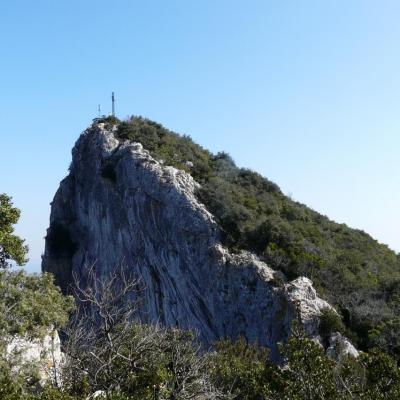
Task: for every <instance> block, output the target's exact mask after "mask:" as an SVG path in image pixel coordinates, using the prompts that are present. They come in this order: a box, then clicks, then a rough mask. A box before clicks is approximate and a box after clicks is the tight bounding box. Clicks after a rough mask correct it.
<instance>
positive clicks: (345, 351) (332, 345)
mask: <svg viewBox="0 0 400 400" xmlns="http://www.w3.org/2000/svg"><path fill="white" fill-rule="evenodd" d="M326 355H327V356H328V357H329V358H331V359H333V360H341V359H342V358H343V357H353V358H357V357H358V356H359V355H360V353H359V351H358V350H357V349H356V348H355V347H354V346H353V345H352V344H351V343H350V341H349V340H348V339H347V338H345V337H344V336H342V335H341V334H340V333H339V332H336V333H334V334H332V335H331V337H330V339H329V347H328V348H327V349H326Z"/></svg>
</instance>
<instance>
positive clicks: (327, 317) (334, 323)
mask: <svg viewBox="0 0 400 400" xmlns="http://www.w3.org/2000/svg"><path fill="white" fill-rule="evenodd" d="M343 331H344V326H343V322H342V320H341V318H340V316H339V315H338V314H337V313H336V312H335V311H334V310H332V309H330V308H324V309H323V310H322V313H321V316H320V318H319V334H320V335H321V337H322V339H324V340H328V339H329V337H330V336H331V334H332V333H334V332H339V333H343Z"/></svg>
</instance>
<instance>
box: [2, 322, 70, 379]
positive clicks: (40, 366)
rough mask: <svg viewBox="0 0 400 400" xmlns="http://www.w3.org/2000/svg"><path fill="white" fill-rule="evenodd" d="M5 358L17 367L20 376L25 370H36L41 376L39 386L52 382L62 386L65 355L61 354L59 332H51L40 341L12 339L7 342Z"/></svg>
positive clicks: (15, 369) (15, 370) (23, 338)
mask: <svg viewBox="0 0 400 400" xmlns="http://www.w3.org/2000/svg"><path fill="white" fill-rule="evenodd" d="M6 342H7V345H6V349H5V357H6V359H9V360H10V362H11V363H12V364H13V365H15V366H14V368H13V369H14V372H15V373H16V374H18V373H19V372H20V371H21V370H23V369H29V370H30V371H32V369H35V370H36V371H37V372H38V374H39V384H40V385H41V386H44V385H45V384H47V383H49V382H51V383H53V384H56V385H58V384H60V383H61V382H60V374H61V367H62V363H63V361H64V355H63V353H62V352H61V345H60V338H59V336H58V332H57V331H55V330H50V331H49V333H48V334H47V335H45V336H44V337H43V338H41V339H39V338H37V339H30V338H27V337H20V336H16V337H10V338H9V340H6Z"/></svg>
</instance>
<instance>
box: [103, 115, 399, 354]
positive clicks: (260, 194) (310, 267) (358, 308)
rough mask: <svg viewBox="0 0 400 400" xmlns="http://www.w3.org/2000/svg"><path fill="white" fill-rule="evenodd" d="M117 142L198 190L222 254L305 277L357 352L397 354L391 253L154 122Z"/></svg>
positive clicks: (130, 126) (136, 120)
mask: <svg viewBox="0 0 400 400" xmlns="http://www.w3.org/2000/svg"><path fill="white" fill-rule="evenodd" d="M105 122H107V123H113V122H115V121H113V119H112V118H107V119H106V120H105ZM117 137H118V138H119V139H120V140H127V139H128V140H131V141H137V142H141V143H142V144H143V146H144V147H145V148H146V149H147V150H149V151H150V153H151V154H152V155H153V156H154V157H155V158H156V159H158V160H163V162H164V164H166V165H173V166H175V167H177V168H180V169H183V170H186V171H187V172H189V173H190V174H192V176H193V177H194V178H195V179H196V180H197V181H198V182H199V183H200V184H201V185H202V187H201V189H200V190H199V191H198V193H197V195H198V198H199V199H200V200H201V201H202V202H203V203H204V204H205V205H206V207H207V208H208V210H209V211H210V212H211V213H212V214H213V215H215V217H216V219H217V221H218V223H219V225H220V227H221V230H222V232H223V238H222V240H223V242H224V244H225V245H227V246H228V247H229V248H230V249H232V250H233V251H239V250H240V249H246V250H250V251H253V252H255V253H257V254H258V255H259V256H260V257H261V258H262V259H263V260H265V261H266V262H267V263H268V264H269V265H270V266H271V267H272V268H274V269H277V270H280V271H282V272H283V274H284V276H282V282H281V281H280V279H278V280H277V281H278V282H277V284H282V283H283V281H284V280H285V279H293V278H295V277H297V276H299V275H305V276H307V277H309V278H311V279H312V280H313V282H314V285H315V287H316V289H317V290H318V292H319V294H320V295H321V296H322V297H324V298H325V299H327V300H328V301H329V302H331V303H332V304H334V305H335V306H336V308H337V309H338V311H339V312H340V313H341V314H342V317H343V321H344V323H345V325H346V327H347V332H346V334H347V335H348V336H350V338H351V339H352V340H353V341H354V342H356V344H357V345H358V346H359V347H360V348H362V349H363V348H364V349H365V348H369V347H373V346H379V347H380V348H382V349H383V350H384V351H387V352H389V353H391V354H395V355H396V356H399V354H400V338H398V332H399V329H400V317H399V315H400V257H399V255H396V254H395V253H394V252H393V251H392V250H390V249H389V248H388V247H387V246H385V245H382V244H380V243H378V242H377V241H376V240H375V239H373V238H372V237H371V236H369V235H368V234H366V233H365V232H363V231H359V230H355V229H351V228H349V227H347V226H346V225H345V224H338V223H336V222H333V221H331V220H329V219H328V218H327V217H326V216H324V215H321V214H319V213H317V212H316V211H313V210H312V209H310V208H308V207H307V206H305V205H303V204H301V203H298V202H296V201H293V200H292V199H290V198H289V197H287V196H285V195H284V194H283V193H282V192H281V190H280V189H279V187H278V186H277V185H276V184H275V183H273V182H271V181H269V180H268V179H266V178H264V177H262V176H261V175H259V174H258V173H256V172H254V171H251V170H248V169H244V168H238V167H237V166H236V165H235V163H234V162H233V160H232V159H231V158H230V156H229V155H228V154H226V153H218V154H216V155H214V154H212V153H210V152H209V151H207V150H205V149H203V148H202V147H201V146H199V145H197V144H196V143H194V142H193V141H192V140H191V138H190V137H188V136H180V135H178V134H176V133H173V132H171V131H169V130H167V129H165V128H164V127H163V126H162V125H160V124H158V123H155V122H152V121H150V120H147V119H144V118H142V117H132V118H131V119H130V120H129V121H124V122H121V123H120V124H119V128H118V131H117ZM187 161H190V162H192V163H193V166H192V167H189V166H188V165H187V164H186V162H187ZM366 218H368V216H366Z"/></svg>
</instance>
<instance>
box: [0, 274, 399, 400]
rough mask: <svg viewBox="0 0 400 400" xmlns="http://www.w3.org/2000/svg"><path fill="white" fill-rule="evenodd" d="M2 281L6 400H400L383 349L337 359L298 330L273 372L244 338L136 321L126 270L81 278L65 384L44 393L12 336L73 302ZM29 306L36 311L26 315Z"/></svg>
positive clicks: (29, 280)
mask: <svg viewBox="0 0 400 400" xmlns="http://www.w3.org/2000/svg"><path fill="white" fill-rule="evenodd" d="M0 282H1V283H2V286H1V287H2V288H6V289H5V290H4V292H3V295H2V296H0V306H1V307H3V309H5V308H6V307H4V304H9V305H10V304H13V306H12V307H9V308H8V314H9V315H8V316H5V315H4V314H3V316H2V320H5V321H6V323H4V324H3V325H2V331H1V332H0V333H1V335H0V347H1V348H2V352H1V354H2V356H1V357H0V398H1V399H2V400H18V399H21V400H83V399H87V398H88V397H89V396H91V395H93V394H94V393H96V392H98V391H102V393H104V395H105V397H106V398H107V399H112V400H128V399H131V400H154V399H158V400H189V399H191V400H205V399H210V400H211V399H215V400H217V399H243V400H282V399H285V400H380V399H382V400H395V399H396V400H397V399H398V398H399V396H400V370H399V366H398V364H397V362H396V360H395V359H393V358H391V357H390V356H389V355H387V354H385V353H382V352H381V351H379V350H371V351H370V352H369V353H365V354H363V355H362V356H361V357H360V358H359V359H358V360H355V359H353V358H348V357H345V356H342V357H340V358H339V360H337V361H333V360H331V359H329V358H327V357H326V355H325V353H324V349H323V348H322V347H321V346H319V345H318V344H316V343H315V342H314V341H312V340H310V339H308V338H306V337H304V336H303V335H302V334H296V335H294V336H292V337H291V338H290V339H289V341H288V343H286V344H282V345H281V354H282V357H283V364H282V366H277V365H275V364H272V363H271V362H270V361H269V359H268V351H267V350H266V349H264V348H260V347H258V346H257V345H255V344H248V343H246V341H245V340H244V339H239V340H237V341H236V342H231V341H228V340H224V341H220V342H219V343H217V344H216V346H215V349H213V350H210V351H208V352H207V351H204V350H202V349H201V348H200V346H199V344H198V342H197V340H196V338H195V336H194V335H193V334H191V333H190V332H183V331H180V330H178V329H173V328H170V329H167V328H163V327H160V326H154V325H146V324H141V323H138V322H135V321H134V317H135V313H136V311H137V306H138V301H139V300H135V299H137V297H136V296H135V295H137V294H138V293H140V282H139V281H137V280H135V279H134V277H133V276H131V275H130V274H129V271H127V269H125V268H123V267H120V268H118V269H115V271H113V272H112V273H111V274H110V275H109V276H107V277H102V278H99V277H98V275H97V274H96V272H95V267H94V266H93V267H91V268H90V270H89V274H88V279H87V281H86V282H85V284H86V286H82V283H80V282H76V286H75V290H74V294H75V297H76V299H77V302H78V304H77V307H76V309H75V312H74V315H73V316H72V317H71V318H70V320H69V323H68V325H67V326H66V327H65V328H64V329H63V331H64V336H65V337H66V341H65V344H64V351H65V353H66V355H67V358H66V362H65V364H64V366H63V369H62V374H61V377H62V379H61V382H62V387H59V386H57V384H59V383H60V380H59V379H58V380H56V381H49V386H48V387H45V388H44V389H40V388H39V386H38V376H37V372H38V371H37V370H36V369H35V366H34V365H30V366H29V367H30V368H18V369H15V366H16V365H18V359H13V358H12V357H6V356H5V355H4V354H5V353H4V347H5V346H6V345H7V337H9V335H10V334H12V333H18V334H23V333H24V332H25V334H29V337H35V336H36V337H40V335H42V334H43V332H45V330H46V329H49V328H50V325H53V324H54V323H55V324H56V325H57V326H58V327H60V326H61V325H62V324H63V323H64V322H65V321H66V317H67V313H68V312H69V311H70V310H71V299H70V298H68V297H63V296H62V295H61V294H60V292H59V290H58V289H57V288H56V287H55V286H54V284H53V283H52V280H51V279H50V278H49V276H48V275H43V276H31V277H28V276H26V275H25V274H21V273H15V272H11V271H3V273H2V274H1V275H0ZM4 282H6V283H4ZM32 288H35V290H32ZM15 293H19V294H18V295H15ZM35 293H37V297H35ZM7 294H10V296H7ZM10 297H13V298H14V301H13V302H12V303H10V302H9V298H10ZM36 301H37V303H35V302H36ZM31 306H32V313H31V314H30V313H28V312H25V311H26V310H29V309H30V307H31ZM54 318H55V320H54ZM326 319H327V322H326V324H325V325H326V326H325V329H326V330H327V331H329V330H331V329H334V328H335V327H338V326H339V323H338V321H337V320H336V319H334V318H332V316H330V315H328V314H327V316H326ZM294 332H295V333H296V332H297V330H294ZM51 382H53V386H52V385H50V383H51Z"/></svg>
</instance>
